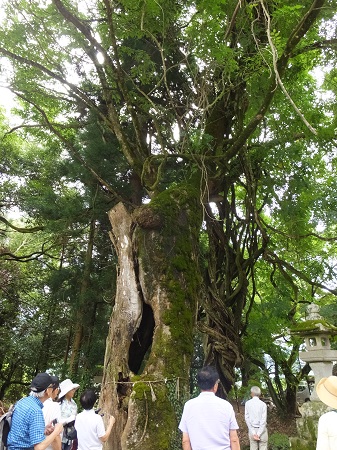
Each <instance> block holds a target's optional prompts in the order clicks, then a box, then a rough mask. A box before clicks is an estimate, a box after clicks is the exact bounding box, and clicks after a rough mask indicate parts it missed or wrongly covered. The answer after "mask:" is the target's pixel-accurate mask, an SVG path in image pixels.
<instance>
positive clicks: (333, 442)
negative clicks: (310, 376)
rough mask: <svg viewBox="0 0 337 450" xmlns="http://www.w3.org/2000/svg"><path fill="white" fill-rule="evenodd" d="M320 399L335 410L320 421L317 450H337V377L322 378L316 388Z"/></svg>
mask: <svg viewBox="0 0 337 450" xmlns="http://www.w3.org/2000/svg"><path fill="white" fill-rule="evenodd" d="M316 392H317V395H318V397H319V399H320V400H321V401H322V402H323V403H325V404H326V405H328V406H330V407H331V408H333V409H332V410H330V411H328V412H326V413H325V414H323V415H322V416H321V417H320V418H319V420H318V430H317V444H316V450H336V449H337V426H336V423H337V376H334V375H331V376H330V377H327V378H322V379H321V380H320V381H319V383H318V384H317V386H316Z"/></svg>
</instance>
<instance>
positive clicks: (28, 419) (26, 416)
mask: <svg viewBox="0 0 337 450" xmlns="http://www.w3.org/2000/svg"><path fill="white" fill-rule="evenodd" d="M42 408H43V403H42V402H41V400H40V399H39V398H37V397H32V396H29V397H25V398H22V399H21V400H19V401H18V402H17V403H16V405H15V410H14V412H13V416H12V425H11V429H10V432H9V434H8V449H9V450H21V449H28V448H33V447H34V445H36V444H39V443H40V442H42V441H43V440H44V439H45V435H44V429H45V423H44V417H43V413H42Z"/></svg>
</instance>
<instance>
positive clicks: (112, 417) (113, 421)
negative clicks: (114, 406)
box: [109, 416, 116, 427]
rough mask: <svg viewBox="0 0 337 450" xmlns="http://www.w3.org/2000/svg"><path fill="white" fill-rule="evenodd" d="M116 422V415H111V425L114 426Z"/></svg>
mask: <svg viewBox="0 0 337 450" xmlns="http://www.w3.org/2000/svg"><path fill="white" fill-rule="evenodd" d="M115 422H116V419H115V418H114V416H110V418H109V425H110V426H111V427H112V426H113V424H114V423H115Z"/></svg>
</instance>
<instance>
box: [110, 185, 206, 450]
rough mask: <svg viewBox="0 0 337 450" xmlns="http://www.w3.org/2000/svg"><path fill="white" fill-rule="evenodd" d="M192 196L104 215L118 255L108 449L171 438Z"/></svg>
mask: <svg viewBox="0 0 337 450" xmlns="http://www.w3.org/2000/svg"><path fill="white" fill-rule="evenodd" d="M199 195H200V194H199V192H198V189H193V188H191V187H188V188H187V187H186V186H179V187H175V188H171V189H168V190H166V191H164V192H162V193H161V194H159V195H158V196H157V197H155V199H153V200H152V201H151V202H150V203H149V204H147V205H143V206H141V207H139V208H136V209H135V210H133V211H129V210H128V209H127V207H126V206H125V205H124V204H122V203H119V204H118V205H117V206H116V207H114V208H113V209H112V210H111V211H110V212H109V218H110V221H111V225H112V233H111V238H112V242H113V244H114V246H115V249H116V251H117V253H118V258H119V268H118V281H117V292H116V299H115V306H114V310H113V313H112V317H111V323H110V330H109V336H108V339H107V346H106V360H105V370H104V379H103V387H102V389H103V395H102V398H103V404H102V407H103V408H104V409H105V410H109V411H111V413H113V414H114V415H115V416H116V419H117V421H116V425H115V431H114V433H113V437H112V438H111V441H110V444H109V448H111V449H114V450H116V449H123V450H124V449H128V450H131V449H133V448H137V449H146V450H150V449H152V448H153V449H168V448H171V447H170V446H171V444H172V442H173V441H174V439H175V438H176V435H177V425H178V420H179V418H178V417H177V413H178V411H179V406H178V405H177V402H179V399H185V398H186V394H187V393H188V392H189V382H188V380H189V368H190V360H191V356H192V352H193V331H194V326H195V322H196V305H197V300H198V295H199V293H200V279H201V277H200V274H199V270H198V258H197V243H198V233H199V229H200V226H201V213H200V212H201V207H200V201H199ZM163 424H165V426H163Z"/></svg>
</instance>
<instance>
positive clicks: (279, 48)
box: [0, 0, 337, 409]
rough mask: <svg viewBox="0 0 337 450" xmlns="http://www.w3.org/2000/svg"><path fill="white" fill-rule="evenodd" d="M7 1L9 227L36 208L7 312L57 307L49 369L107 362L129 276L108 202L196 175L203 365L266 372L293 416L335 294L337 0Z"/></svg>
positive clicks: (148, 196)
mask: <svg viewBox="0 0 337 450" xmlns="http://www.w3.org/2000/svg"><path fill="white" fill-rule="evenodd" d="M4 11H5V15H6V16H5V17H6V19H5V20H4V21H3V23H2V25H1V35H0V54H1V55H2V61H3V62H4V66H3V67H5V69H4V76H5V77H6V81H7V84H8V87H9V89H11V91H12V92H13V93H14V94H15V95H16V96H17V99H18V102H17V107H16V111H15V112H16V115H17V117H20V118H21V122H20V125H19V126H17V127H15V129H14V128H13V129H12V130H11V131H10V132H9V129H8V128H7V129H6V126H5V125H2V135H3V137H2V141H1V144H0V145H1V153H2V155H3V157H2V158H1V162H0V164H1V165H2V171H1V172H2V174H3V175H2V187H1V197H0V203H1V204H0V208H1V213H2V216H3V221H5V220H6V219H5V217H7V218H9V219H10V216H8V214H9V213H10V211H11V209H12V208H13V207H14V206H17V207H19V208H20V210H21V211H22V212H23V213H24V215H25V224H24V225H23V224H21V225H20V226H19V227H17V228H19V229H16V228H14V229H13V227H10V224H8V223H7V222H4V223H5V224H6V226H7V228H5V227H4V228H3V230H2V235H1V236H2V246H3V249H2V251H1V264H2V265H1V266H0V270H1V271H3V272H4V273H6V277H7V279H8V280H10V279H14V278H15V282H14V281H13V283H11V282H10V281H6V277H4V278H3V280H4V281H3V282H2V285H1V296H3V299H4V301H3V305H4V306H2V307H1V308H2V309H1V315H3V316H4V319H3V320H4V322H6V324H7V326H8V327H9V328H10V327H11V322H10V320H9V319H8V316H9V317H10V319H11V320H13V323H15V324H17V321H20V311H19V308H18V307H15V305H20V308H21V307H22V305H23V304H25V302H26V298H25V292H26V293H27V295H29V300H30V302H31V305H33V306H34V308H38V307H39V308H40V310H41V311H43V317H44V320H43V329H44V330H42V335H43V337H42V335H41V338H40V340H39V345H40V347H39V348H40V349H42V348H46V347H45V346H44V345H42V344H44V343H45V339H48V342H49V343H50V342H52V343H57V344H58V345H57V346H55V349H54V347H53V345H51V346H50V345H48V349H49V351H50V354H48V355H46V356H45V359H42V361H43V365H44V367H47V365H48V364H49V365H51V364H58V365H60V360H61V358H62V356H61V355H62V353H65V354H66V356H65V357H64V361H65V363H66V364H68V363H69V361H68V354H69V355H71V361H70V366H66V367H70V369H69V370H71V371H73V373H77V372H78V370H79V368H80V367H82V368H84V369H85V368H88V367H89V366H90V365H91V364H92V363H93V364H99V363H100V364H102V361H98V360H96V359H95V358H94V357H93V359H92V360H90V357H89V355H90V354H92V355H94V354H96V355H97V354H98V353H100V356H101V357H102V355H103V352H102V348H103V347H104V333H106V332H107V326H106V325H107V318H106V314H107V312H108V310H109V309H110V308H109V307H107V308H105V306H106V303H105V300H106V298H107V297H108V298H109V300H108V303H109V302H111V299H112V298H113V293H114V286H115V279H114V277H115V275H114V270H113V268H112V266H113V265H114V264H115V259H114V258H115V257H114V256H113V253H112V252H111V249H110V244H109V243H108V230H109V225H108V222H107V217H106V215H105V213H106V211H108V210H109V209H111V208H112V207H114V206H115V205H116V204H117V203H119V202H123V203H124V204H125V205H127V207H128V208H129V209H130V210H131V211H132V212H133V211H136V210H137V208H139V207H140V206H141V205H142V204H144V203H145V202H150V204H151V202H154V201H155V200H156V199H158V198H159V199H160V198H161V197H160V195H161V194H162V193H163V192H165V191H167V190H169V189H172V188H176V189H177V188H179V186H182V185H183V183H184V184H186V183H187V184H189V185H190V186H191V187H193V188H195V187H197V188H198V189H199V199H200V201H199V212H200V211H201V212H202V213H203V226H202V228H201V229H200V230H199V228H198V229H197V231H198V232H200V251H199V261H198V262H193V263H192V264H194V263H195V271H196V277H198V276H200V277H201V278H202V280H203V282H202V285H203V289H202V292H201V293H200V297H199V299H198V310H196V311H195V317H198V326H199V329H200V330H201V331H202V332H204V333H205V336H206V338H205V361H206V362H207V363H214V364H216V366H217V367H218V369H219V371H220V373H221V380H222V384H223V387H224V390H227V391H228V390H229V389H230V388H231V386H232V385H233V383H234V381H235V368H236V367H241V369H242V379H243V382H244V384H246V383H248V382H249V380H250V379H252V378H253V377H255V376H257V375H256V372H258V377H259V378H260V379H261V377H262V378H264V379H265V381H266V383H268V387H269V389H270V390H274V391H275V392H274V396H275V397H278V398H279V406H280V407H283V408H284V409H285V408H287V407H289V405H291V408H292V409H294V405H295V392H296V385H297V383H298V382H299V380H300V378H301V377H302V376H303V375H304V373H305V372H306V371H307V369H308V368H304V369H303V368H302V367H301V366H300V363H299V362H298V360H297V359H298V358H297V354H298V349H299V345H300V341H299V340H297V339H295V338H292V337H290V336H289V333H288V328H289V326H290V325H291V324H293V323H294V322H295V321H296V320H298V319H299V317H301V315H302V316H303V314H304V308H305V306H306V305H307V304H308V303H311V302H316V303H318V304H320V305H325V304H330V303H333V301H334V296H335V294H336V284H335V280H336V270H335V253H336V225H335V223H336V221H335V218H336V201H337V200H336V199H337V195H336V186H335V176H334V173H335V168H336V161H337V159H336V156H337V155H336V149H335V130H336V116H335V108H336V102H335V95H336V71H335V70H334V69H333V70H330V69H331V65H333V64H334V61H335V56H336V55H335V52H336V36H335V22H334V14H335V11H336V1H335V0H327V1H324V0H303V1H302V2H301V3H300V4H299V3H296V4H294V2H292V1H290V0H282V1H276V0H259V1H248V0H246V1H238V2H237V3H236V4H235V3H234V2H232V1H228V0H208V1H203V0H198V1H192V0H189V1H179V0H167V1H165V2H158V1H155V0H147V1H146V2H136V1H133V0H131V1H129V0H121V1H118V2H111V1H110V0H102V1H100V0H97V1H93V2H90V4H89V3H88V4H87V3H86V2H83V1H81V2H77V1H72V2H67V1H61V0H53V1H51V2H49V1H42V0H41V1H34V2H26V1H23V0H17V1H13V0H11V1H10V2H8V3H7V4H6V6H5V7H4ZM318 75H319V76H318ZM325 75H326V76H325ZM322 77H324V82H323V84H322V83H321V81H322ZM168 209H169V208H168ZM168 209H167V210H164V209H163V210H162V211H161V214H162V217H163V220H164V221H165V220H166V218H168V217H169V211H168ZM196 227H199V225H198V224H196ZM29 228H31V230H30V231H34V234H32V233H30V234H29V236H30V239H28V240H27V239H25V240H24V242H20V243H17V242H16V240H20V239H22V238H18V237H15V238H12V234H13V231H14V230H16V231H18V232H21V234H22V236H26V234H23V232H24V231H27V230H28V229H29ZM23 261H26V262H27V267H29V268H30V269H28V268H24V267H25V266H24V265H23V264H21V263H20V262H23ZM155 264H156V263H155V262H154V270H155ZM177 270H178V271H180V272H184V271H186V267H184V265H183V264H182V265H181V266H180V267H177ZM28 272H29V273H33V274H34V275H33V280H29V277H28ZM17 279H22V280H23V285H24V286H26V288H25V289H24V288H23V285H20V286H17V285H16V283H17ZM32 281H33V282H32ZM6 283H7V284H6ZM7 286H9V287H7ZM10 291H12V293H11V292H10ZM30 302H28V305H30ZM39 302H41V305H40V306H39ZM13 305H14V310H15V312H14V313H12V312H11V311H12V309H13ZM100 305H103V306H102V310H101V309H99V308H100V307H101V306H100ZM28 311H29V308H28V306H27V309H24V312H23V313H22V314H23V316H24V317H26V318H27V316H32V320H33V319H34V317H35V316H34V314H32V313H31V312H28ZM84 311H85V312H86V313H84ZM87 311H91V313H88V314H87ZM35 313H36V314H37V315H38V314H39V310H36V311H35ZM16 314H18V316H17V315H16ZM51 315H52V316H53V317H54V318H55V317H57V322H55V323H53V324H52V323H51V322H50V321H49V320H50V317H51ZM48 318H49V319H48ZM120 320H123V317H120ZM74 324H75V328H76V332H74V333H72V332H73V331H74V330H73V328H72V327H73V325H74ZM102 324H104V325H102ZM26 325H27V324H26ZM79 325H80V326H79ZM27 326H28V325H27ZM78 326H79V329H78ZM40 327H41V325H40ZM40 331H41V330H40ZM51 331H53V333H51ZM71 331H72V332H71ZM99 331H100V332H99ZM54 332H56V336H57V337H55V336H54ZM2 333H3V331H2ZM68 333H70V338H69V340H68ZM29 334H32V336H34V338H35V339H38V337H39V334H38V333H37V332H36V329H35V328H34V326H33V325H30V324H29ZM85 336H86V338H85ZM94 336H95V338H94ZM4 339H7V340H8V339H9V338H8V337H7V334H6V335H5V336H4ZM11 339H16V337H15V335H13V336H11ZM76 339H77V341H76ZM67 342H68V343H69V342H70V344H67ZM76 342H77V344H76ZM93 342H95V343H97V342H98V343H99V345H100V347H99V351H98V349H96V347H95V346H94V344H93ZM26 343H28V341H27V342H26ZM67 345H68V346H67ZM97 345H98V344H97ZM56 347H57V348H56ZM56 350H57V351H56ZM41 351H42V350H39V352H38V354H39V355H40V353H41ZM58 352H60V353H58ZM23 353H27V351H24V352H23ZM81 353H82V354H83V355H84V356H83V359H81V357H80V354H81ZM52 355H54V356H55V357H54V356H53V357H52ZM266 355H267V356H266ZM35 356H36V355H35ZM107 357H109V355H107ZM85 359H87V361H85ZM39 361H40V358H39ZM7 364H8V363H7ZM26 364H27V366H26V367H27V369H29V370H28V373H29V371H30V372H31V371H32V370H35V369H38V368H41V367H40V366H39V365H38V363H37V362H34V363H32V362H27V363H26ZM144 364H145V363H144ZM20 366H21V368H22V367H23V365H22V364H21V365H20ZM143 366H144V365H143ZM3 367H5V366H3ZM6 370H7V369H6ZM60 370H62V369H60ZM63 370H66V369H63ZM1 373H2V372H1ZM3 373H5V372H3ZM25 374H27V370H25ZM271 375H272V376H273V378H274V377H275V383H274V384H273V383H272V382H271V381H270V380H271V378H270V377H271ZM1 376H2V379H3V380H4V377H5V375H1Z"/></svg>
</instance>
